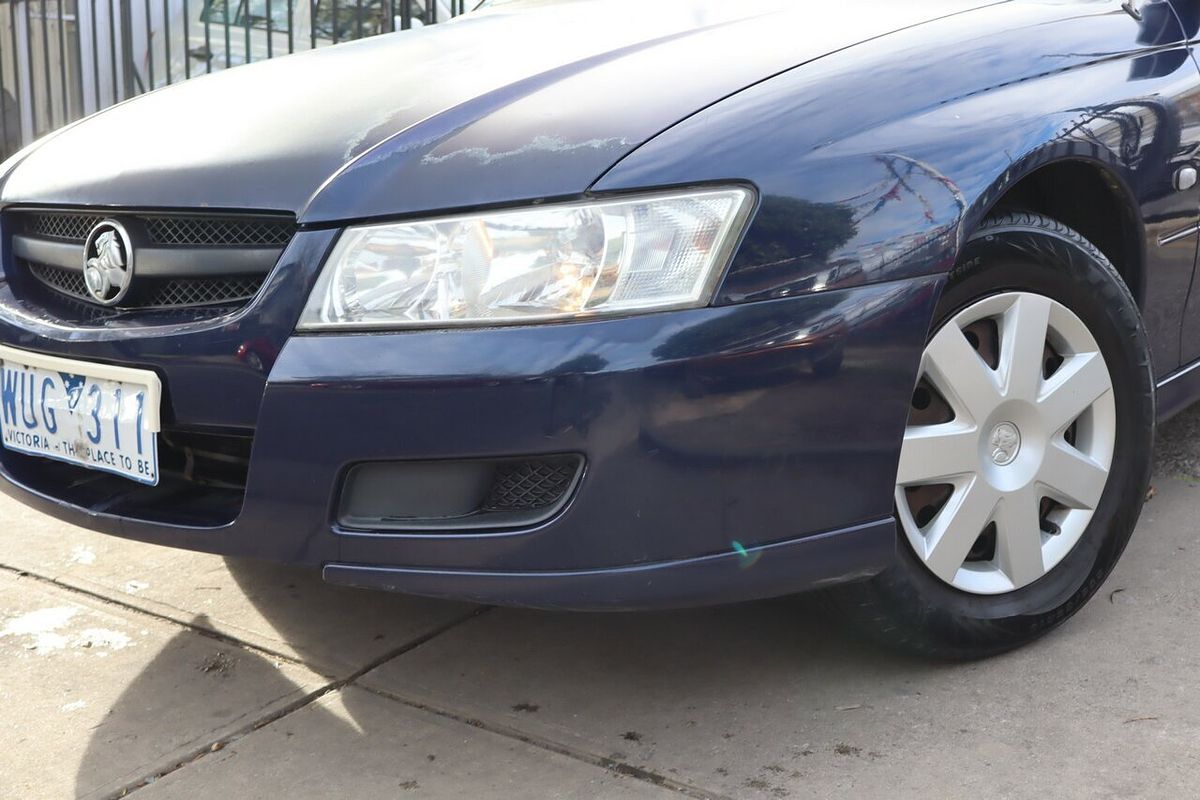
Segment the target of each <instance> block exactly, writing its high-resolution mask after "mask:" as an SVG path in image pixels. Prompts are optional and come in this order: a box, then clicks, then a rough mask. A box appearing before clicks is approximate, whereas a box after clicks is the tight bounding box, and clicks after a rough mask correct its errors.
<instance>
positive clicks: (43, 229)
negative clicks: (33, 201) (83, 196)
mask: <svg viewBox="0 0 1200 800" xmlns="http://www.w3.org/2000/svg"><path fill="white" fill-rule="evenodd" d="M24 216H25V231H26V232H27V233H29V234H30V235H32V236H44V237H46V238H47V239H63V240H66V241H72V242H82V241H85V240H86V239H87V236H88V234H89V233H91V232H92V228H94V227H96V226H97V225H98V224H100V222H101V221H103V220H104V217H101V216H99V215H96V214H41V213H39V214H26V215H24Z"/></svg>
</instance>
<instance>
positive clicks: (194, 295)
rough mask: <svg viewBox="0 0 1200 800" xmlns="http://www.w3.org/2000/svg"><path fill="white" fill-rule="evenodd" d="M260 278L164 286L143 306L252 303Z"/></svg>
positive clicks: (211, 280) (184, 281) (202, 280)
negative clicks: (250, 301)
mask: <svg viewBox="0 0 1200 800" xmlns="http://www.w3.org/2000/svg"><path fill="white" fill-rule="evenodd" d="M262 284H263V279H262V278H261V277H258V278H208V279H190V280H173V281H166V282H163V283H161V285H160V286H159V287H158V288H157V289H156V290H155V291H153V292H152V293H151V294H150V295H149V296H148V298H147V300H146V301H145V302H143V303H142V304H141V305H145V306H150V307H152V308H175V307H179V306H211V305H220V304H226V303H244V302H247V301H249V300H250V299H251V298H253V297H254V295H256V294H258V290H259V288H260V287H262Z"/></svg>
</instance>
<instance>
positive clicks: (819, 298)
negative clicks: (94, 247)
mask: <svg viewBox="0 0 1200 800" xmlns="http://www.w3.org/2000/svg"><path fill="white" fill-rule="evenodd" d="M939 289H940V279H938V278H919V279H913V280H910V281H903V282H896V283H889V284H879V285H871V286H864V287H859V288H856V289H848V290H841V291H832V292H824V293H818V294H813V295H806V296H802V297H796V298H788V299H783V300H776V301H769V302H759V303H748V304H744V305H735V306H725V307H714V308H704V309H696V310H692V311H682V312H673V313H669V314H654V315H646V316H641V317H630V318H625V319H612V320H605V321H596V322H588V323H578V324H564V325H545V326H530V327H520V328H497V329H480V330H458V331H416V332H406V333H394V334H374V335H340V336H293V337H291V338H290V339H289V340H288V341H287V342H286V345H285V346H284V347H283V348H282V350H281V351H280V352H279V353H278V357H277V358H276V359H275V361H274V365H273V368H272V370H271V374H270V378H269V380H267V381H266V383H265V390H264V391H263V392H262V394H261V401H260V403H259V404H258V406H257V408H255V409H253V424H254V427H253V433H254V440H253V447H252V452H251V455H250V461H249V472H248V479H247V484H246V489H245V495H244V501H243V503H242V507H241V512H240V514H239V515H238V516H237V518H236V519H235V520H234V521H233V522H232V523H230V524H227V525H222V526H221V527H209V528H197V527H185V526H182V525H173V524H163V523H162V522H161V521H159V522H151V521H147V520H145V519H139V518H137V517H136V516H133V515H129V514H125V515H122V514H115V513H113V512H112V510H111V508H106V507H103V506H101V505H97V506H94V507H90V508H83V507H80V506H78V505H72V504H70V503H68V502H64V500H63V499H62V498H61V497H58V496H56V492H57V491H58V489H57V487H56V486H54V485H53V484H52V483H51V484H43V485H34V484H33V483H31V482H29V481H27V480H23V476H24V473H22V471H21V470H20V469H13V468H12V467H13V466H14V464H15V463H16V462H14V460H13V459H14V456H13V455H11V454H9V453H7V452H0V476H2V477H4V478H6V479H7V480H0V490H4V491H6V492H7V493H9V494H12V495H14V496H16V497H17V498H18V499H21V500H23V501H24V502H27V503H29V504H31V505H33V506H35V507H37V508H39V509H41V510H43V511H45V512H47V513H50V514H52V515H54V516H56V517H59V518H61V519H64V520H66V521H68V522H72V523H76V524H79V525H83V526H85V527H90V528H93V529H97V530H101V531H104V532H108V533H112V534H115V535H119V536H123V537H127V538H131V539H137V540H142V541H147V542H154V543H158V544H164V545H170V546H176V547H184V548H189V549H194V550H200V551H205V552H212V553H219V554H224V555H234V556H250V557H259V558H266V559H270V560H273V561H279V562H286V563H299V564H307V565H312V566H322V567H325V568H326V578H327V579H328V580H330V581H333V582H339V583H350V584H353V585H368V586H375V587H378V588H394V589H399V590H402V591H409V592H413V593H418V594H426V595H433V596H438V597H457V598H464V599H473V600H477V601H482V602H488V603H509V604H519V605H534V606H553V607H569V608H606V607H612V608H627V607H646V606H655V607H662V606H678V605H697V604H703V603H713V602H726V601H730V600H739V599H750V598H755V597H766V596H771V595H779V594H786V593H792V592H796V591H800V590H803V589H805V588H808V587H810V586H814V585H822V584H824V583H826V582H830V581H838V580H847V579H850V578H853V577H859V576H862V575H866V574H871V573H872V572H876V571H878V570H880V569H882V568H883V567H884V566H886V562H887V560H888V559H889V558H890V553H891V549H890V548H892V547H893V546H894V539H895V532H894V528H893V527H892V523H891V521H890V518H891V513H892V493H893V485H894V481H895V472H896V463H897V459H898V454H899V445H900V441H901V437H902V435H903V429H904V424H905V421H906V418H907V408H908V399H909V396H910V394H911V391H912V382H913V376H914V375H915V373H916V369H917V366H918V363H919V358H920V353H921V349H922V347H923V345H924V340H925V335H926V332H927V330H928V326H929V322H930V317H931V315H932V309H933V305H934V303H935V301H936V298H937V295H938V291H939ZM297 294H299V293H297ZM250 313H251V314H253V313H254V311H253V309H252V310H251V312H250ZM273 314H274V315H275V316H279V314H278V311H275V312H273ZM248 319H249V318H248ZM243 333H244V332H238V336H237V337H232V336H230V335H229V334H228V332H227V331H224V330H213V331H207V332H206V331H198V332H196V333H194V334H172V336H175V337H176V338H174V339H172V340H170V344H171V345H172V346H171V348H170V349H171V351H172V352H171V354H170V357H169V358H167V357H165V356H164V357H163V358H162V359H161V360H156V359H158V356H157V355H156V353H158V352H161V351H165V350H167V349H168V348H167V344H168V342H167V340H163V341H147V342H145V343H143V342H142V341H140V340H139V339H138V338H137V337H136V336H134V335H131V336H129V337H127V338H124V339H121V340H116V341H103V340H101V341H85V342H79V341H72V340H71V339H70V338H69V337H64V338H62V339H61V340H49V341H46V342H41V343H40V346H39V348H38V349H41V350H44V351H47V352H51V353H60V354H61V353H70V354H71V356H72V357H74V358H80V359H94V360H97V361H109V362H116V363H128V364H130V365H135V366H139V367H142V368H154V369H157V370H158V371H159V372H160V374H161V375H162V376H163V378H164V385H165V387H166V389H167V393H168V397H169V398H172V399H173V401H174V402H175V403H176V405H175V406H174V409H173V410H174V411H175V415H176V417H178V415H179V408H181V406H180V405H178V404H179V403H180V402H184V403H186V408H187V413H188V415H189V422H190V423H191V424H204V423H206V422H209V424H218V423H219V420H217V419H211V420H206V419H205V418H204V416H203V415H204V414H205V413H210V414H214V415H215V414H219V413H220V412H221V410H222V407H223V406H222V403H223V398H222V390H221V387H220V386H219V385H204V384H202V383H199V382H197V381H196V380H195V374H196V373H195V371H194V370H195V367H196V365H197V364H198V363H204V361H205V358H206V357H207V356H208V354H210V353H212V352H214V350H215V349H216V347H215V344H214V343H221V347H222V351H223V352H226V353H228V354H230V355H228V356H227V358H230V359H232V358H234V357H235V356H234V355H233V354H234V353H235V351H236V349H237V347H236V345H237V343H238V341H232V340H234V339H235V338H237V339H238V340H239V341H244V338H241V337H242V335H243ZM27 338H28V337H27V336H23V335H22V334H21V333H20V331H14V330H13V329H12V328H5V327H4V326H3V325H0V341H4V342H5V343H8V344H12V345H16V346H25V347H26V348H28V347H29V345H28V343H27V342H25V340H26V339H27ZM223 340H230V341H231V346H229V347H228V349H223V348H224V345H225V342H224V341H223ZM239 369H242V370H243V371H244V372H245V371H246V368H245V367H239ZM246 374H249V373H248V372H247V373H246ZM181 387H186V389H187V393H186V396H184V393H183V391H182V390H181ZM205 393H206V394H205ZM237 411H238V415H239V417H244V416H246V415H247V414H248V413H249V410H243V409H242V408H241V407H240V406H239V408H238V409H237ZM170 417H171V415H170V414H167V418H168V419H170ZM363 419H373V420H375V421H376V424H372V425H360V424H357V423H356V420H363ZM554 453H578V454H580V455H581V456H583V457H585V458H586V462H587V469H586V472H585V474H584V477H583V478H582V480H581V482H580V483H579V485H578V487H577V489H576V490H575V491H574V494H573V497H572V499H571V501H570V502H569V504H568V505H567V506H566V507H565V508H563V509H562V510H561V512H559V513H558V514H557V516H555V517H554V518H552V519H550V520H549V521H547V522H545V523H542V524H539V525H538V526H536V527H533V528H528V529H521V530H497V531H489V530H479V531H459V532H455V533H452V534H446V533H441V534H439V533H438V532H437V531H421V532H395V531H393V532H379V533H364V532H362V531H343V530H340V529H339V528H338V526H337V525H336V523H335V520H336V516H337V508H338V500H339V487H340V486H341V485H342V482H343V480H344V478H345V476H346V475H347V473H348V472H349V470H350V469H351V468H352V467H353V465H355V464H358V463H362V462H370V461H404V460H413V461H416V460H429V459H471V458H495V457H512V456H537V455H545V454H554ZM880 520H883V521H885V522H876V523H874V524H871V525H868V526H866V527H864V528H861V529H860V528H859V527H856V526H861V525H862V523H863V522H864V521H880ZM831 531H832V532H836V533H829V532H831ZM868 540H869V541H868ZM885 551H887V552H886V553H885ZM747 558H749V559H750V560H752V561H754V563H753V565H752V566H750V567H749V568H747V566H746V564H747Z"/></svg>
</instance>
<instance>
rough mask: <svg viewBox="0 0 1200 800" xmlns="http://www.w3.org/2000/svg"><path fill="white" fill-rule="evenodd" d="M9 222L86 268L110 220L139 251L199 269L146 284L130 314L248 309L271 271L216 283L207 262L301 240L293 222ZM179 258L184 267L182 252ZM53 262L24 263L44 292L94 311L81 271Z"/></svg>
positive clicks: (127, 304) (223, 277)
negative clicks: (68, 248) (70, 249)
mask: <svg viewBox="0 0 1200 800" xmlns="http://www.w3.org/2000/svg"><path fill="white" fill-rule="evenodd" d="M8 214H11V216H8ZM8 214H6V219H11V220H12V221H13V222H14V223H15V229H16V230H17V231H19V232H20V233H23V234H25V235H26V236H29V237H32V238H35V239H45V240H55V241H59V242H70V243H74V244H78V245H79V246H80V247H79V252H80V260H81V261H82V255H83V244H84V242H86V241H87V237H88V236H89V235H90V234H91V232H92V230H93V229H94V228H95V226H96V225H97V224H99V223H100V222H103V221H104V220H105V219H108V218H109V217H110V216H111V217H114V218H116V219H118V220H121V221H123V222H124V223H125V224H126V226H127V227H128V228H129V230H130V233H131V234H132V235H133V238H134V240H135V245H136V243H137V242H138V241H139V240H140V241H143V242H145V243H146V244H148V245H149V246H150V247H153V248H163V249H168V248H170V249H175V248H178V250H179V251H184V252H186V253H187V254H188V255H189V256H190V258H188V259H187V263H190V264H194V265H195V266H194V268H193V267H178V268H176V269H175V270H174V271H171V272H169V273H167V274H162V276H161V277H159V278H149V277H139V278H138V279H137V280H136V281H135V282H134V285H133V290H132V291H131V292H130V293H129V295H128V296H127V297H126V298H125V299H124V300H123V301H122V303H121V308H122V310H123V311H128V310H131V309H139V308H140V309H157V310H166V309H181V310H182V309H201V308H204V307H209V309H210V310H211V309H212V308H215V307H223V308H225V309H226V310H228V307H230V306H235V305H239V306H240V305H245V304H246V303H248V302H249V301H250V300H252V299H253V298H254V297H255V296H256V295H257V294H258V291H259V289H260V288H262V285H263V283H264V282H265V279H266V274H265V270H264V271H263V272H264V274H259V272H258V271H257V270H258V268H249V269H247V270H246V271H244V272H241V273H240V274H234V275H228V274H218V275H215V276H214V275H213V274H212V273H213V272H218V273H219V272H220V270H219V269H213V268H212V267H213V266H214V265H209V264H206V263H205V262H206V261H208V260H211V259H217V260H224V259H228V258H229V254H230V253H232V252H235V250H238V249H240V252H243V253H246V254H251V253H252V251H255V252H256V253H257V254H259V255H260V254H261V253H262V252H264V251H267V252H269V251H276V252H278V250H282V248H283V247H285V246H286V245H287V243H288V242H289V241H290V240H291V238H292V237H293V236H294V235H295V233H296V223H295V219H294V218H293V217H290V216H284V215H274V216H269V215H265V214H261V213H249V214H243V215H232V214H225V215H221V214H195V215H189V214H164V213H147V212H137V211H132V212H125V211H114V212H112V214H94V213H87V212H85V211H73V210H66V209H28V210H21V209H18V210H14V211H10V212H8ZM218 248H221V249H218ZM160 252H161V251H160ZM175 257H176V262H179V259H178V251H177V253H176V256H175ZM254 257H255V258H257V257H258V255H255V256H254ZM50 260H51V261H52V264H46V263H31V262H26V261H20V262H19V263H21V264H22V265H23V266H24V267H25V268H26V270H27V272H28V273H29V274H30V275H31V276H32V277H34V278H36V279H37V281H38V282H40V283H41V284H42V285H43V286H45V287H47V288H49V289H52V290H54V291H55V292H57V293H58V294H61V295H64V296H66V297H69V298H71V299H73V300H80V301H82V302H84V303H89V304H94V303H95V301H94V300H93V298H92V297H91V295H90V294H89V293H88V291H87V286H86V284H85V283H84V280H83V274H82V272H81V271H80V270H77V269H73V268H67V267H70V265H69V264H66V263H64V262H60V261H58V260H56V259H50ZM260 260H261V259H260ZM218 266H219V265H218ZM81 267H82V264H81ZM206 273H207V274H206ZM110 311H111V310H110ZM197 313H201V312H200V311H197Z"/></svg>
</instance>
